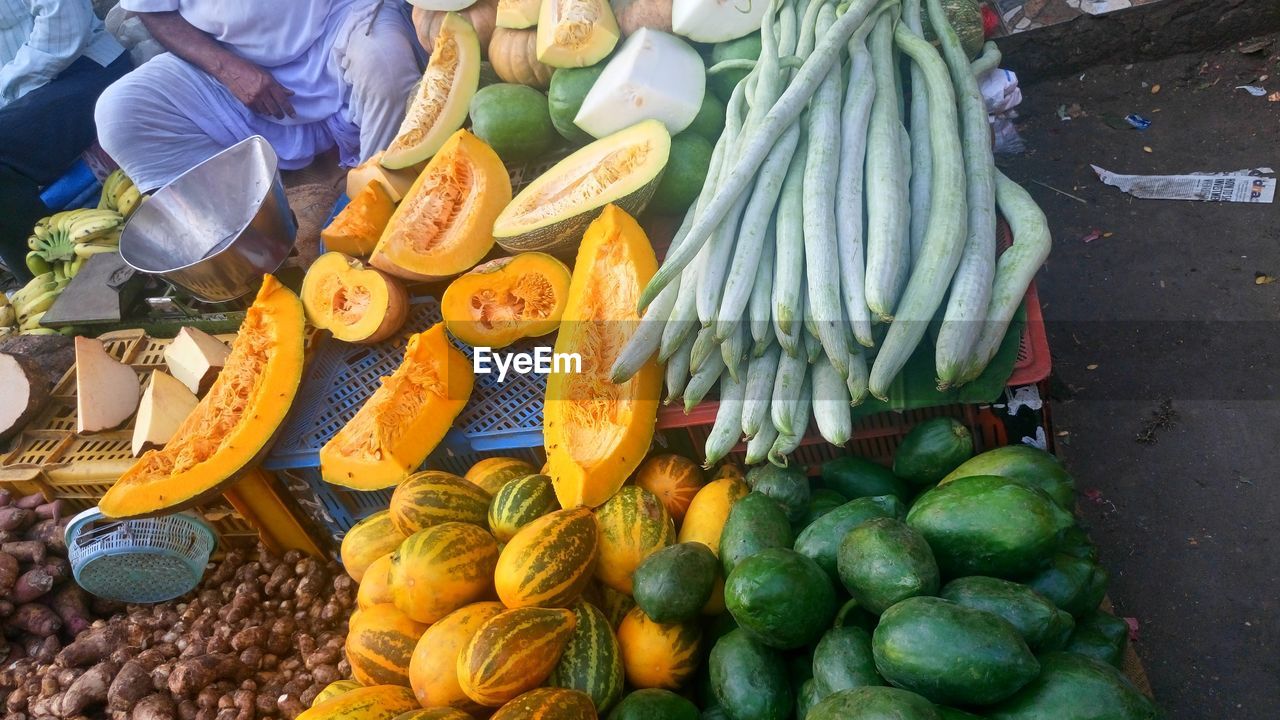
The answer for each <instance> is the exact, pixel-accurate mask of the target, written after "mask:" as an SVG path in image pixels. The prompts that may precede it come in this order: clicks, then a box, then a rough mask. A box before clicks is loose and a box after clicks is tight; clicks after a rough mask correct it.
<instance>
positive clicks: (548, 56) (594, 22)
mask: <svg viewBox="0 0 1280 720" xmlns="http://www.w3.org/2000/svg"><path fill="white" fill-rule="evenodd" d="M621 34H622V31H620V30H619V29H618V21H617V20H616V19H615V18H614V17H613V9H612V8H610V7H609V0H542V8H541V10H540V12H539V13H538V59H539V60H541V61H542V62H544V63H546V64H548V65H550V66H551V67H586V66H588V65H595V64H596V63H598V62H600V61H601V60H603V59H604V58H605V56H607V55H608V54H609V53H611V52H613V48H614V46H615V45H617V44H618V37H619V36H620V35H621Z"/></svg>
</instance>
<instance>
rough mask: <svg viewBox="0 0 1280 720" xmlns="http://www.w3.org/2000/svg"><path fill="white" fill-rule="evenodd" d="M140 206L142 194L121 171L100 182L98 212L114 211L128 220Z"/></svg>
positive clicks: (114, 172) (116, 171)
mask: <svg viewBox="0 0 1280 720" xmlns="http://www.w3.org/2000/svg"><path fill="white" fill-rule="evenodd" d="M141 204H142V193H141V192H139V191H138V188H137V187H135V186H134V184H133V181H132V180H130V179H129V176H128V175H125V174H124V171H123V170H119V169H117V170H115V171H113V172H112V173H111V174H110V175H108V176H107V179H106V180H103V181H102V197H100V198H99V199H98V209H99V210H115V211H116V212H118V213H120V214H121V215H122V216H124V218H125V219H126V220H128V219H129V216H130V215H132V214H133V211H134V210H137V209H138V206H139V205H141Z"/></svg>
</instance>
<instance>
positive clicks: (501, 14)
mask: <svg viewBox="0 0 1280 720" xmlns="http://www.w3.org/2000/svg"><path fill="white" fill-rule="evenodd" d="M541 7H542V2H541V0H498V17H497V20H498V27H500V28H509V29H511V30H523V29H525V28H531V27H533V26H534V25H537V24H538V11H539V10H540V9H541Z"/></svg>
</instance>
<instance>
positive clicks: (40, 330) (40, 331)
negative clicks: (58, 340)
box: [18, 327, 62, 335]
mask: <svg viewBox="0 0 1280 720" xmlns="http://www.w3.org/2000/svg"><path fill="white" fill-rule="evenodd" d="M18 334H19V335H61V334H62V333H60V332H58V331H57V330H54V329H53V328H47V327H34V328H27V329H26V330H22V331H21V332H19V333H18Z"/></svg>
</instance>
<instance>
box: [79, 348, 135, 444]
mask: <svg viewBox="0 0 1280 720" xmlns="http://www.w3.org/2000/svg"><path fill="white" fill-rule="evenodd" d="M75 347H76V432H77V433H79V434H82V435H83V434H85V433H93V432H99V431H102V430H110V429H111V428H114V427H119V426H120V425H121V424H122V423H124V421H125V420H128V419H129V416H130V415H132V414H133V411H134V410H137V409H138V395H139V394H140V393H141V392H142V388H141V387H140V385H139V383H138V375H137V373H135V372H134V371H133V368H131V367H129V366H128V365H125V364H124V363H122V362H120V361H119V360H117V359H115V358H113V357H111V355H110V354H108V353H107V349H106V347H104V346H103V344H102V343H101V342H100V341H98V340H93V339H91V338H87V337H81V336H76V344H75Z"/></svg>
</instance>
